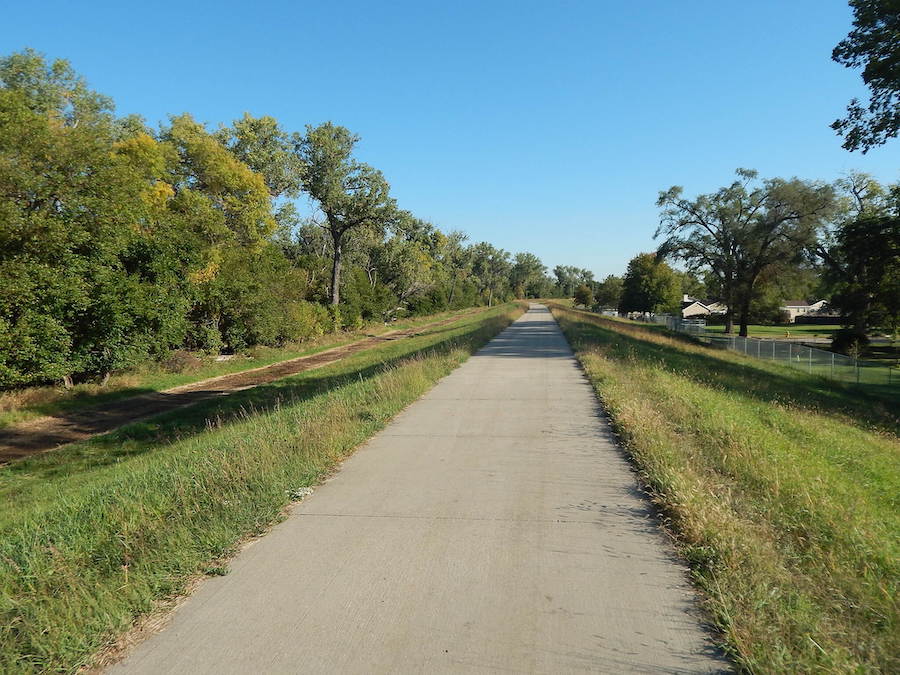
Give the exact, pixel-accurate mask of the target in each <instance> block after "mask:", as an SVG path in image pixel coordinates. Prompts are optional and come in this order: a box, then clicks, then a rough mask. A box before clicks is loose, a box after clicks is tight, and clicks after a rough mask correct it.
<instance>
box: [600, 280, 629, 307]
mask: <svg viewBox="0 0 900 675" xmlns="http://www.w3.org/2000/svg"><path fill="white" fill-rule="evenodd" d="M594 299H595V300H596V301H597V304H598V305H600V308H601V309H603V308H613V309H618V307H619V301H620V300H621V299H622V278H621V277H617V276H615V275H613V274H610V275H609V276H607V277H606V278H605V279H604V280H603V281H601V282H600V283H598V284H597V290H596V292H595V293H594Z"/></svg>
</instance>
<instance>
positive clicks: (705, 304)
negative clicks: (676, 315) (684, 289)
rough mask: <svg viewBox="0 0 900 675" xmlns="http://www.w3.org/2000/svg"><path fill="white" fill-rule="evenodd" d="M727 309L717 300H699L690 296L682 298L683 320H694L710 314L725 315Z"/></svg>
mask: <svg viewBox="0 0 900 675" xmlns="http://www.w3.org/2000/svg"><path fill="white" fill-rule="evenodd" d="M726 310H727V307H725V305H723V304H722V303H721V302H719V301H717V300H697V299H696V298H692V297H691V296H689V295H684V296H682V298H681V318H682V319H694V318H697V317H701V316H709V315H710V314H724V313H725V312H726Z"/></svg>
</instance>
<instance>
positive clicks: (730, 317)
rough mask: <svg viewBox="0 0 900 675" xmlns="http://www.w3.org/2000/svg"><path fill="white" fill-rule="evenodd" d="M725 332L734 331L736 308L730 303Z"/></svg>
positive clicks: (726, 315)
mask: <svg viewBox="0 0 900 675" xmlns="http://www.w3.org/2000/svg"><path fill="white" fill-rule="evenodd" d="M725 332H726V333H727V334H729V335H730V334H731V333H733V332H734V310H732V309H731V306H730V305H729V306H728V309H727V310H726V311H725Z"/></svg>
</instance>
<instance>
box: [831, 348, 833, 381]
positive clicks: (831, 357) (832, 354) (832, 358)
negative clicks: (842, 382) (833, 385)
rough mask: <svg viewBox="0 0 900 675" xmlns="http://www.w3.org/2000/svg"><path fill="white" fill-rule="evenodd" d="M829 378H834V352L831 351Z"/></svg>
mask: <svg viewBox="0 0 900 675" xmlns="http://www.w3.org/2000/svg"><path fill="white" fill-rule="evenodd" d="M831 379H832V380H833V379H834V352H831Z"/></svg>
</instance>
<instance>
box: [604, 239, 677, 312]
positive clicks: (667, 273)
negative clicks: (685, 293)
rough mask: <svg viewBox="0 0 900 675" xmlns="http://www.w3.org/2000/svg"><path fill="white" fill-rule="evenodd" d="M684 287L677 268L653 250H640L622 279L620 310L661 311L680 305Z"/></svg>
mask: <svg viewBox="0 0 900 675" xmlns="http://www.w3.org/2000/svg"><path fill="white" fill-rule="evenodd" d="M680 291H681V286H680V283H679V280H678V277H677V276H676V275H675V272H674V270H672V268H671V267H669V266H668V265H667V264H666V263H665V262H662V261H660V260H658V259H657V258H656V256H655V255H653V254H652V253H639V254H638V255H636V256H635V257H634V258H632V259H631V260H630V261H629V263H628V269H627V270H626V271H625V276H624V278H623V279H622V295H621V298H620V300H619V311H620V312H641V313H642V314H647V313H659V312H673V311H675V310H676V309H677V308H678V302H679V300H680V298H681V296H680Z"/></svg>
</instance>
